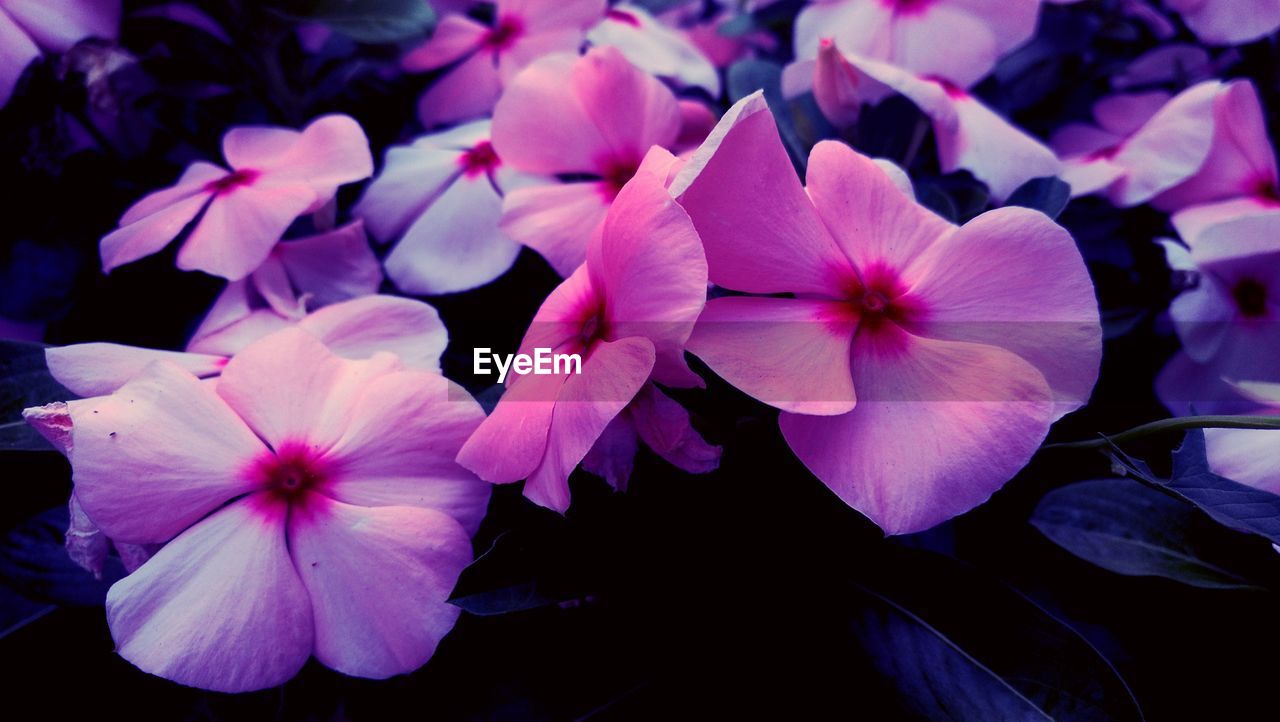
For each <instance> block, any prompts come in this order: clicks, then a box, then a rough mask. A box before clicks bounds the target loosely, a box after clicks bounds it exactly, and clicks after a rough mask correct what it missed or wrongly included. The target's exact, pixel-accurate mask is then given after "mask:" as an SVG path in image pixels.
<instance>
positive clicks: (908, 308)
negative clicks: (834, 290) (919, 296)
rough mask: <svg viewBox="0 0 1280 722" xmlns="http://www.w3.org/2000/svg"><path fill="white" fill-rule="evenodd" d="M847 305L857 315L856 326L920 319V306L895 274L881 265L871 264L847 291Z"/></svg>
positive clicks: (906, 323)
mask: <svg viewBox="0 0 1280 722" xmlns="http://www.w3.org/2000/svg"><path fill="white" fill-rule="evenodd" d="M849 305H850V306H852V310H853V311H854V313H856V314H857V315H858V318H859V328H861V329H866V330H868V331H877V330H879V329H881V328H883V327H884V326H885V324H889V323H892V324H895V325H898V326H909V325H910V324H912V323H915V322H916V321H919V320H920V318H921V316H922V315H923V309H922V308H921V307H920V304H919V302H918V301H916V300H915V299H913V298H912V297H911V296H910V295H909V294H908V293H907V287H906V285H905V284H903V283H902V281H901V280H900V279H899V278H898V274H897V273H896V272H894V271H893V270H891V269H889V268H886V267H884V266H871V267H870V268H868V269H867V270H866V271H864V272H863V274H862V280H861V281H860V282H857V283H855V284H854V286H853V288H852V289H851V291H850V292H849Z"/></svg>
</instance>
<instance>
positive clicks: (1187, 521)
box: [1031, 479, 1257, 589]
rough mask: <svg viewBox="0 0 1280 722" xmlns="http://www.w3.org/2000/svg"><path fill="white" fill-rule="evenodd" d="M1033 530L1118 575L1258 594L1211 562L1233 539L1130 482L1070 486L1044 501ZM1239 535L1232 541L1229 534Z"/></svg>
mask: <svg viewBox="0 0 1280 722" xmlns="http://www.w3.org/2000/svg"><path fill="white" fill-rule="evenodd" d="M1031 523H1032V525H1034V526H1035V527H1036V528H1037V529H1039V530H1040V532H1041V533H1042V534H1044V535H1045V536H1046V537H1048V538H1049V540H1050V541H1052V542H1053V543H1055V544H1057V545H1058V546H1060V547H1062V548H1063V549H1066V550H1067V551H1069V552H1071V553H1072V554H1074V555H1076V556H1077V557H1080V558H1081V559H1084V560H1085V561H1087V562H1090V563H1092V564H1096V565H1097V566H1100V567H1102V568H1103V569H1107V570H1110V571H1113V572H1115V573H1117V574H1124V575H1128V576H1149V577H1163V578H1165V579H1172V580H1173V581H1176V582H1181V583H1183V584H1188V585H1190V586H1193V587H1202V588H1205V589H1247V588H1254V589H1256V588H1257V587H1255V586H1254V585H1252V584H1250V583H1249V582H1248V581H1247V580H1246V579H1244V578H1242V577H1240V576H1239V575H1237V574H1235V573H1233V572H1231V571H1228V570H1227V569H1226V568H1224V566H1223V565H1221V564H1219V563H1217V562H1214V561H1209V559H1208V558H1209V557H1210V556H1211V555H1212V554H1213V550H1212V549H1211V547H1212V546H1213V544H1210V543H1206V542H1209V541H1213V540H1215V537H1218V539H1217V541H1225V540H1222V539H1221V536H1222V535H1226V534H1230V532H1226V531H1225V530H1223V529H1222V528H1221V527H1218V526H1216V525H1215V524H1213V523H1212V522H1210V521H1209V519H1208V518H1206V517H1205V515H1204V514H1203V513H1201V512H1199V511H1197V510H1196V508H1195V507H1193V506H1191V505H1190V504H1187V503H1184V502H1182V501H1179V500H1178V499H1175V498H1173V497H1171V496H1169V495H1167V494H1162V493H1160V492H1158V491H1155V490H1153V489H1150V488H1148V487H1146V486H1144V485H1142V484H1140V483H1136V482H1134V481H1131V480H1128V479H1100V480H1096V481H1084V482H1080V483H1078V484H1071V485H1070V486H1065V487H1063V488H1061V489H1055V490H1054V491H1051V492H1049V493H1048V494H1047V495H1045V497H1044V499H1042V500H1041V501H1040V504H1039V506H1037V507H1036V510H1035V512H1034V514H1033V515H1032V518H1031ZM1232 536H1234V535H1232Z"/></svg>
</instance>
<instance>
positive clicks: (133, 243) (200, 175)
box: [101, 162, 227, 271]
mask: <svg viewBox="0 0 1280 722" xmlns="http://www.w3.org/2000/svg"><path fill="white" fill-rule="evenodd" d="M226 175H227V171H226V170H225V169H223V168H220V167H218V166H216V165H213V164H212V163H204V162H196V163H192V164H191V165H190V166H188V167H187V170H186V171H184V172H183V174H182V177H181V178H179V179H178V182H177V183H175V184H174V185H173V186H172V187H170V188H165V189H163V190H159V191H155V192H154V193H150V194H148V195H147V196H146V197H144V198H143V199H142V200H140V201H138V202H137V203H134V204H133V206H132V207H130V208H129V210H127V211H125V213H124V216H122V217H121V218H120V228H119V229H117V230H115V231H113V232H112V233H110V234H108V235H107V236H106V237H105V238H103V239H102V248H101V253H102V263H103V270H106V271H110V270H111V269H113V268H115V267H117V266H122V265H124V264H126V263H130V262H132V261H136V260H137V259H139V258H142V257H143V256H149V255H151V254H152V253H155V252H156V251H158V250H160V249H161V248H164V247H165V246H166V245H168V243H169V241H171V240H173V239H174V237H176V236H177V235H178V233H179V232H181V231H182V229H183V227H184V226H186V225H187V224H188V223H190V222H191V221H192V219H194V218H195V217H196V215H197V214H199V213H200V209H202V208H204V205H205V203H207V202H208V201H209V199H210V198H212V197H213V195H214V194H213V191H212V189H211V188H210V187H209V184H210V183H212V182H214V181H217V180H218V179H220V178H223V177H225V176H226Z"/></svg>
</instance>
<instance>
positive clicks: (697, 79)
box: [587, 3, 720, 98]
mask: <svg viewBox="0 0 1280 722" xmlns="http://www.w3.org/2000/svg"><path fill="white" fill-rule="evenodd" d="M587 39H588V40H590V41H591V43H592V44H593V45H609V46H612V47H615V48H617V49H618V50H619V51H621V52H622V54H623V55H624V56H626V58H627V60H629V61H631V62H632V63H634V64H635V65H636V66H638V67H639V68H641V69H643V70H644V71H645V72H646V73H650V74H652V75H656V76H657V77H660V78H671V79H672V80H675V81H676V83H677V84H679V85H680V86H683V87H697V88H702V89H703V90H705V91H707V93H709V94H710V95H711V97H713V98H718V97H720V75H719V73H718V72H717V71H716V68H715V66H714V65H712V64H711V61H710V60H709V59H708V58H707V57H706V56H705V55H703V54H702V51H701V50H700V49H699V48H698V46H697V45H694V44H693V43H692V42H691V41H690V40H689V39H688V38H687V37H685V36H684V35H683V34H681V33H680V32H678V31H676V30H675V29H674V28H670V27H667V26H666V25H663V24H662V23H660V22H658V20H656V19H655V18H654V17H653V16H652V15H650V14H649V13H648V11H646V10H645V9H644V8H641V7H640V6H638V5H632V4H629V3H623V4H621V5H614V6H613V7H612V8H610V10H609V13H608V14H607V15H606V16H605V18H604V20H602V21H600V24H599V25H596V26H595V27H594V28H592V29H591V32H589V33H588V34H587Z"/></svg>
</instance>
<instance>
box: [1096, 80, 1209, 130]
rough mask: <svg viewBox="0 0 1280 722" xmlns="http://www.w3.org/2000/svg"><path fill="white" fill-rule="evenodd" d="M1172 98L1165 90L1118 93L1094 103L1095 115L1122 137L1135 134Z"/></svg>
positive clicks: (1105, 125) (1104, 126)
mask: <svg viewBox="0 0 1280 722" xmlns="http://www.w3.org/2000/svg"><path fill="white" fill-rule="evenodd" d="M1194 95H1195V94H1194V93H1193V94H1192V97H1194ZM1171 99H1172V96H1170V95H1169V94H1168V93H1166V92H1164V91H1163V90H1157V91H1152V92H1146V93H1116V94H1115V95H1108V96H1106V97H1105V98H1102V99H1101V100H1099V101H1098V102H1096V103H1094V104H1093V117H1094V119H1096V120H1097V121H1098V125H1099V126H1101V127H1102V128H1103V130H1105V131H1107V132H1108V133H1113V134H1115V135H1117V136H1121V137H1123V136H1127V135H1133V134H1134V133H1137V132H1138V130H1139V129H1141V128H1142V126H1144V125H1146V124H1147V123H1148V122H1150V121H1151V119H1152V118H1154V117H1155V116H1156V115H1157V114H1159V112H1160V111H1161V110H1163V109H1165V108H1166V107H1167V105H1168V103H1169V101H1170V100H1171ZM1184 102H1185V101H1184Z"/></svg>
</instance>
